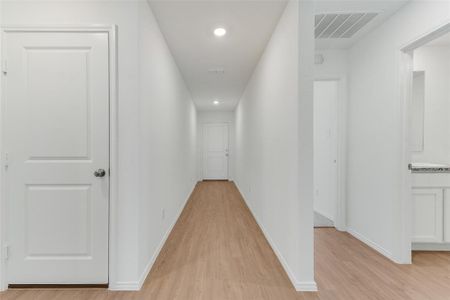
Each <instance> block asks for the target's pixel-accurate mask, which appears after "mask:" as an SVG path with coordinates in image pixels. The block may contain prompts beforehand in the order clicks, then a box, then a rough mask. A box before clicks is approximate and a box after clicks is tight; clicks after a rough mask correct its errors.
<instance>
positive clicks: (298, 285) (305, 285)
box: [234, 182, 317, 292]
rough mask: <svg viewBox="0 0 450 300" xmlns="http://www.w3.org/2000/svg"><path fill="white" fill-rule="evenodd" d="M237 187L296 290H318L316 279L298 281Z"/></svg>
mask: <svg viewBox="0 0 450 300" xmlns="http://www.w3.org/2000/svg"><path fill="white" fill-rule="evenodd" d="M234 183H235V185H236V187H237V189H238V190H239V192H240V194H241V195H242V198H243V199H244V202H245V204H246V205H247V207H248V208H249V210H250V213H251V214H252V216H253V218H254V219H255V220H256V223H257V224H258V226H259V228H261V231H262V233H263V234H264V236H265V238H266V240H267V242H268V243H269V245H270V247H271V248H272V250H273V252H274V253H275V255H276V256H277V258H278V260H279V261H280V263H281V266H282V267H283V269H284V271H285V272H286V274H287V275H288V277H289V280H290V281H291V283H292V285H293V286H294V288H295V290H296V291H298V292H316V291H317V284H316V283H315V282H314V281H308V282H302V281H298V280H297V278H295V275H294V273H293V272H292V270H291V268H290V267H289V265H288V263H287V261H286V259H285V258H284V256H283V254H281V252H280V251H279V250H278V248H277V246H276V245H275V243H274V242H273V240H272V238H271V237H270V235H269V234H268V232H267V230H266V229H265V227H264V225H262V224H261V222H259V220H258V217H257V216H256V215H255V214H254V213H253V211H252V208H251V206H250V205H249V203H248V202H247V200H246V199H245V197H244V194H243V193H242V192H241V189H240V188H239V185H238V184H237V182H234Z"/></svg>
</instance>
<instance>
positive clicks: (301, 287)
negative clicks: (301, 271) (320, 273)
mask: <svg viewBox="0 0 450 300" xmlns="http://www.w3.org/2000/svg"><path fill="white" fill-rule="evenodd" d="M294 287H295V290H296V291H297V292H317V290H318V289H317V284H316V282H315V281H304V282H297V283H296V284H295V286H294Z"/></svg>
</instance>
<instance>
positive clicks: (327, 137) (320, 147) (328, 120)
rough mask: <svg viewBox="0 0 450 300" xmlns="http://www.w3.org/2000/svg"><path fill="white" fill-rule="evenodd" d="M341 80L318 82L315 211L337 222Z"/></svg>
mask: <svg viewBox="0 0 450 300" xmlns="http://www.w3.org/2000/svg"><path fill="white" fill-rule="evenodd" d="M337 101H338V81H316V82H314V190H315V196H314V211H315V212H317V213H319V214H320V215H321V216H322V217H326V218H328V219H329V220H330V221H332V222H334V221H335V215H336V209H337V199H338V198H337V192H338V188H337V179H338V175H337Z"/></svg>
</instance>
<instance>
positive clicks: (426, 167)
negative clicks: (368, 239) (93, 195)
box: [408, 163, 450, 173]
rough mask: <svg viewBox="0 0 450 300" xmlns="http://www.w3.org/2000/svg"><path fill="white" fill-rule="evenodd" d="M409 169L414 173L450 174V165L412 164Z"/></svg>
mask: <svg viewBox="0 0 450 300" xmlns="http://www.w3.org/2000/svg"><path fill="white" fill-rule="evenodd" d="M408 167H409V169H410V170H411V172H412V173H450V165H447V164H436V163H411V164H409V166H408Z"/></svg>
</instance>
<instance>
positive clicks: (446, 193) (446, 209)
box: [444, 189, 450, 243]
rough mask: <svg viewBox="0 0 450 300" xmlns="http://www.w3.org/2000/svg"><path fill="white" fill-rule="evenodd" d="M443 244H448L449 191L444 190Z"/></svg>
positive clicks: (449, 237) (449, 236) (449, 218)
mask: <svg viewBox="0 0 450 300" xmlns="http://www.w3.org/2000/svg"><path fill="white" fill-rule="evenodd" d="M444 242H445V243H450V189H445V190H444Z"/></svg>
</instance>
